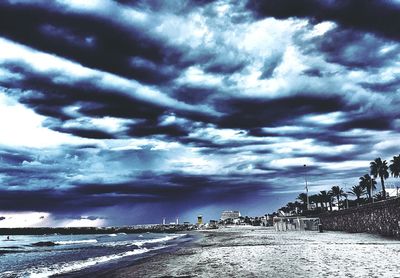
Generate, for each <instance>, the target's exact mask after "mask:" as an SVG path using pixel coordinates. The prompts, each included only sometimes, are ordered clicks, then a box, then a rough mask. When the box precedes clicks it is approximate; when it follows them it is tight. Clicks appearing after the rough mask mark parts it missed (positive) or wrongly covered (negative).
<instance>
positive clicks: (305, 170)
mask: <svg viewBox="0 0 400 278" xmlns="http://www.w3.org/2000/svg"><path fill="white" fill-rule="evenodd" d="M304 180H305V182H306V195H307V210H310V198H309V197H308V185H307V165H306V164H304Z"/></svg>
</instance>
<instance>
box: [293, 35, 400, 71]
mask: <svg viewBox="0 0 400 278" xmlns="http://www.w3.org/2000/svg"><path fill="white" fill-rule="evenodd" d="M311 42H312V43H310V41H305V42H299V43H300V44H301V45H303V46H304V49H303V51H305V52H306V53H307V50H308V51H311V53H312V52H313V53H315V54H317V55H318V54H322V55H323V56H324V57H325V59H326V61H328V62H330V63H336V64H340V65H343V66H346V67H348V68H349V69H379V68H382V67H385V66H388V65H391V64H393V63H394V62H395V61H396V57H397V56H398V55H399V53H400V48H399V46H398V45H395V44H394V43H393V42H391V41H388V40H385V39H382V38H379V37H376V36H374V35H372V34H368V33H363V32H360V31H354V30H348V29H343V28H340V27H339V28H333V29H332V30H329V31H327V32H326V33H325V34H324V35H323V36H321V37H317V38H314V39H313V40H312V41H311ZM385 46H386V47H388V50H387V51H383V49H384V47H385ZM308 54H310V52H308Z"/></svg>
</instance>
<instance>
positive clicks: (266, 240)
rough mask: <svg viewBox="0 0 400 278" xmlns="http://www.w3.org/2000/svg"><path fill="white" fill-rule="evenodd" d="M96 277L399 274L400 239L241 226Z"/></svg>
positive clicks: (206, 233) (205, 234)
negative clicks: (279, 230) (278, 230)
mask: <svg viewBox="0 0 400 278" xmlns="http://www.w3.org/2000/svg"><path fill="white" fill-rule="evenodd" d="M195 233H198V234H199V238H198V239H197V240H195V241H194V242H191V243H190V244H186V245H182V247H181V248H177V249H175V250H171V251H169V252H165V253H161V254H157V255H155V256H152V257H148V258H144V259H141V260H139V261H137V262H135V264H133V265H131V266H128V267H124V268H121V269H117V270H109V271H106V272H103V273H102V274H99V275H98V277H115V278H127V277H400V274H399V269H400V261H399V260H398V255H399V252H400V241H397V240H394V239H390V238H383V237H380V236H377V235H371V234H350V233H344V232H324V233H318V232H312V231H301V232H300V231H286V232H276V231H275V230H274V229H273V228H265V227H252V226H237V227H226V228H219V229H217V230H204V231H196V232H195Z"/></svg>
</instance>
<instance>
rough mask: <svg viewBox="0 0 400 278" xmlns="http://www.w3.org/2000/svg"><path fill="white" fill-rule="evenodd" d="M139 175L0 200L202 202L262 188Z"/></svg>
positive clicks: (77, 205)
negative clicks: (119, 180)
mask: <svg viewBox="0 0 400 278" xmlns="http://www.w3.org/2000/svg"><path fill="white" fill-rule="evenodd" d="M153 175H154V173H152V174H147V175H142V176H140V177H138V178H136V179H132V180H131V181H128V182H124V183H116V184H111V183H106V184H102V183H96V184H79V185H77V186H76V187H74V188H69V189H59V190H53V189H42V190H14V191H9V190H0V193H1V194H0V202H1V203H2V204H3V206H4V207H6V208H7V209H8V210H14V211H24V210H35V211H49V210H51V211H54V212H57V213H65V212H68V211H85V210H90V209H94V208H106V207H109V206H114V205H116V204H118V205H120V206H126V205H129V204H131V205H137V204H140V203H149V202H150V203H158V202H171V203H176V202H178V203H181V204H182V203H186V202H190V203H192V204H193V205H204V204H206V203H208V202H210V201H219V202H222V203H224V202H228V201H232V200H243V199H246V198H249V197H250V196H251V195H252V194H256V192H259V191H262V190H268V189H267V188H266V187H265V185H263V184H262V182H261V181H256V180H255V181H253V182H248V181H243V179H242V177H230V178H227V177H223V176H209V177H205V176H193V175H187V174H179V173H171V174H165V175H158V179H157V180H154V176H153Z"/></svg>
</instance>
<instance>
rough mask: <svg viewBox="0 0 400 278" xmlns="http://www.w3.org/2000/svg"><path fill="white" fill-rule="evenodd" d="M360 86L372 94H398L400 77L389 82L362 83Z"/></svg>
mask: <svg viewBox="0 0 400 278" xmlns="http://www.w3.org/2000/svg"><path fill="white" fill-rule="evenodd" d="M360 85H361V86H362V87H364V88H366V89H368V90H370V91H372V92H382V93H396V92H397V91H398V90H399V88H400V77H398V78H395V79H393V80H391V81H387V82H361V83H360Z"/></svg>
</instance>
